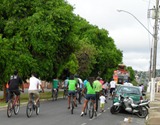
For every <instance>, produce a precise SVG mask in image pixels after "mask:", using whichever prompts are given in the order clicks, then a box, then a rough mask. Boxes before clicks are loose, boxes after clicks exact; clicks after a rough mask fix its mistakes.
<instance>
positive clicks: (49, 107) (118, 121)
mask: <svg viewBox="0 0 160 125" xmlns="http://www.w3.org/2000/svg"><path fill="white" fill-rule="evenodd" d="M111 105H112V101H111V100H109V101H108V103H106V105H105V110H106V111H105V112H103V113H101V112H98V113H97V114H98V116H97V117H94V118H93V119H89V116H88V115H87V116H85V115H84V116H83V117H80V113H81V109H82V104H81V105H80V104H79V105H78V107H76V108H75V110H74V114H71V112H70V110H68V109H67V107H68V105H67V99H58V100H57V101H52V100H48V101H41V107H40V114H39V115H38V116H37V115H36V113H35V112H34V113H33V115H32V116H31V118H28V117H27V116H26V105H25V104H24V105H21V108H20V112H19V114H18V115H14V114H13V116H12V117H11V118H8V117H7V113H6V108H0V125H29V124H30V125H98V124H99V125H128V124H129V125H145V124H144V122H145V119H143V118H138V117H137V116H135V115H132V114H126V113H119V114H116V115H112V114H111V113H110V111H109V109H110V106H111ZM128 117H131V119H132V122H131V123H124V119H125V118H128Z"/></svg>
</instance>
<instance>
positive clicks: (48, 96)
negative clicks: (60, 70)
mask: <svg viewBox="0 0 160 125" xmlns="http://www.w3.org/2000/svg"><path fill="white" fill-rule="evenodd" d="M62 94H63V91H59V93H58V97H59V98H61V97H62ZM40 97H41V98H40V99H41V100H49V99H51V91H46V92H44V93H40ZM0 98H2V96H0ZM20 102H21V103H24V102H28V93H21V96H20ZM6 105H7V103H6V102H5V100H3V101H1V103H0V106H6Z"/></svg>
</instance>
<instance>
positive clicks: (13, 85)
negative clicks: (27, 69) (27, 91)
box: [8, 70, 24, 100]
mask: <svg viewBox="0 0 160 125" xmlns="http://www.w3.org/2000/svg"><path fill="white" fill-rule="evenodd" d="M8 85H9V88H8V90H9V99H11V98H12V97H13V94H15V95H16V100H18V99H19V98H20V90H19V86H21V88H22V92H24V86H23V82H22V79H21V78H20V77H19V76H18V71H17V70H15V71H14V74H13V75H12V76H11V78H10V80H9V82H8Z"/></svg>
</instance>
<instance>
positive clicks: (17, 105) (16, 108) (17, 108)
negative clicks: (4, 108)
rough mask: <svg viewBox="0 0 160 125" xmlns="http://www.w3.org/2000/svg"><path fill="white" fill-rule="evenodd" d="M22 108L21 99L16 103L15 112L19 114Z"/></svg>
mask: <svg viewBox="0 0 160 125" xmlns="http://www.w3.org/2000/svg"><path fill="white" fill-rule="evenodd" d="M19 109H20V100H19V99H18V100H17V104H15V105H14V114H15V115H17V114H18V113H19Z"/></svg>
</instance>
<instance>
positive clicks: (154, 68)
mask: <svg viewBox="0 0 160 125" xmlns="http://www.w3.org/2000/svg"><path fill="white" fill-rule="evenodd" d="M152 10H153V13H154V16H153V17H152V18H153V19H155V25H154V48H153V70H152V78H151V94H150V100H151V101H154V100H155V83H156V81H155V78H156V62H157V42H158V20H159V0H156V6H155V8H153V9H152Z"/></svg>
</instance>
